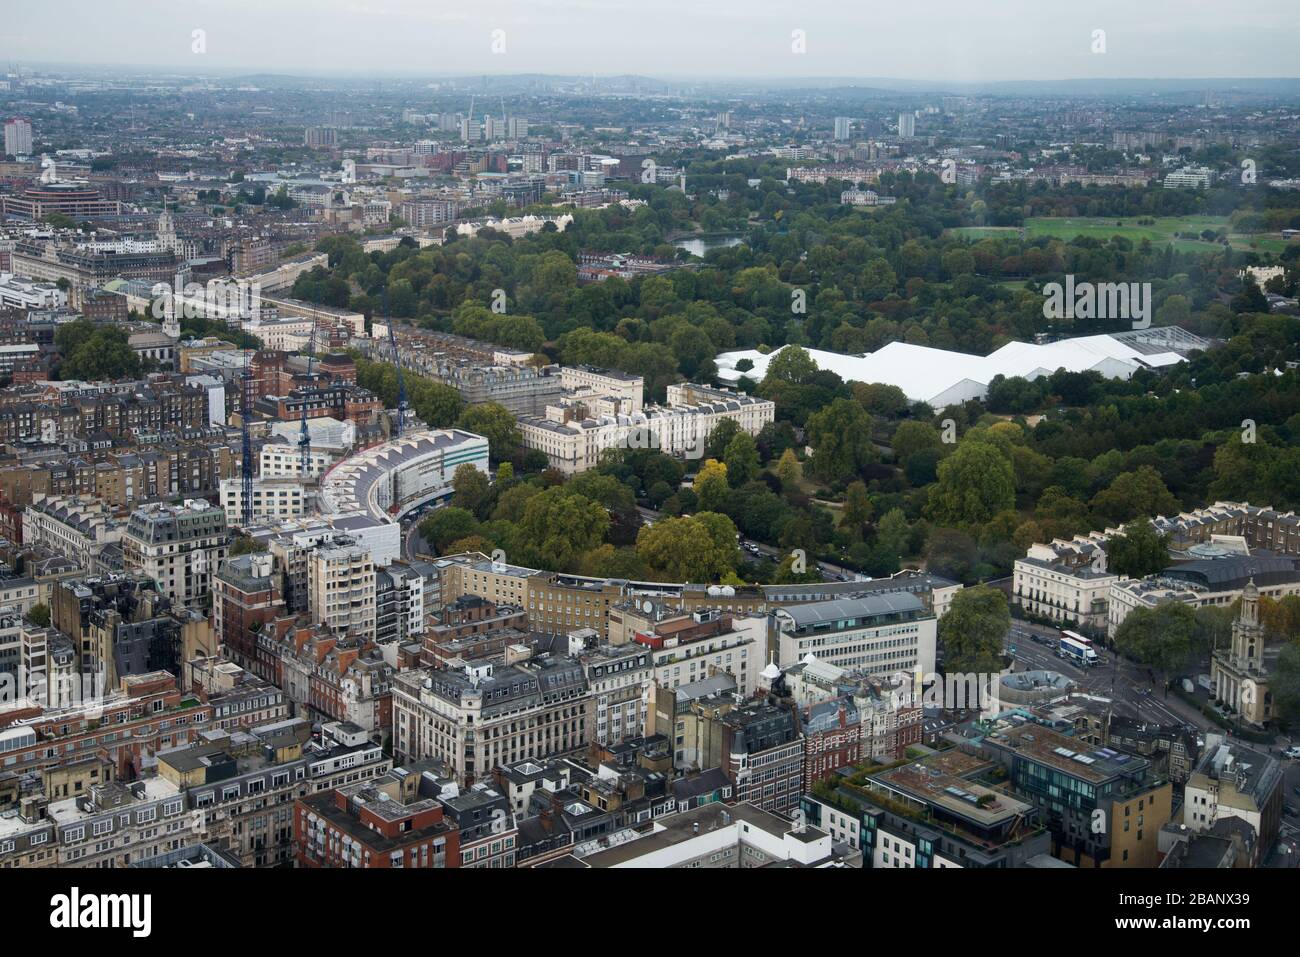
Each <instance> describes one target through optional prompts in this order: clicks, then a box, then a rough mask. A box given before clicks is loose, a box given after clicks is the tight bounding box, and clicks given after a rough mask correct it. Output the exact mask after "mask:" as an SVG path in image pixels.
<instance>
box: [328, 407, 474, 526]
mask: <svg viewBox="0 0 1300 957" xmlns="http://www.w3.org/2000/svg"><path fill="white" fill-rule="evenodd" d="M462 465H473V466H474V467H475V468H476V469H479V470H480V471H482V472H484V473H485V474H486V473H487V471H488V440H487V439H485V438H484V437H483V436H481V435H475V434H474V433H473V432H463V431H461V430H460V429H430V430H428V431H424V432H413V433H411V434H410V435H404V436H402V438H400V439H395V440H393V441H391V442H384V443H383V444H381V445H374V446H371V447H370V448H368V449H366V450H365V451H363V452H359V453H357V454H356V455H352V456H349V457H348V458H346V459H344V460H343V461H341V462H339V463H338V464H337V465H335V466H334V467H333V468H331V469H330V470H329V471H328V472H326V473H325V476H324V478H323V479H322V480H321V488H320V500H321V509H322V511H324V512H325V513H326V514H327V515H338V516H344V515H364V516H366V517H368V518H372V519H375V520H377V521H380V522H388V523H393V522H396V521H397V520H398V519H400V518H401V517H402V516H403V515H405V514H406V513H407V512H409V511H410V510H411V509H413V508H416V507H417V506H419V505H423V504H424V503H425V502H428V501H431V500H432V499H435V498H441V497H442V496H444V495H450V494H451V491H452V488H451V481H452V478H453V476H455V474H456V469H457V468H459V467H460V466H462Z"/></svg>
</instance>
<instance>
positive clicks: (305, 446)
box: [298, 322, 320, 481]
mask: <svg viewBox="0 0 1300 957" xmlns="http://www.w3.org/2000/svg"><path fill="white" fill-rule="evenodd" d="M319 325H320V323H319V322H313V323H312V325H311V338H310V339H308V340H307V386H308V388H310V387H311V363H312V360H313V359H315V358H316V329H317V328H318V326H319ZM298 453H299V455H300V457H301V471H300V473H299V474H301V475H302V478H303V481H306V480H307V468H308V462H309V461H310V459H311V455H310V453H311V433H310V432H309V431H308V429H307V400H306V398H304V399H303V403H302V431H301V432H300V433H299V435H298Z"/></svg>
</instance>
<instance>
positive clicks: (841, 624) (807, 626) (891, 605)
mask: <svg viewBox="0 0 1300 957" xmlns="http://www.w3.org/2000/svg"><path fill="white" fill-rule="evenodd" d="M772 620H773V626H774V628H775V631H776V635H775V637H776V647H777V657H778V662H777V663H778V665H780V666H781V667H782V668H787V667H790V666H792V665H794V664H795V663H797V662H799V661H802V660H804V659H805V658H807V657H808V655H810V654H811V655H815V656H816V657H817V658H818V659H819V660H821V661H824V662H827V663H829V664H832V665H837V666H839V667H841V668H844V669H846V670H849V671H856V672H861V673H864V674H868V675H877V676H882V677H883V676H892V675H898V674H900V673H903V672H907V673H913V672H915V671H917V670H918V669H919V670H920V672H921V673H922V674H923V675H928V674H930V673H932V672H933V671H934V664H935V652H936V641H937V635H938V628H937V621H936V619H935V617H934V614H933V613H932V612H930V611H928V610H927V609H926V608H925V606H924V604H923V603H922V602H921V600H920V598H918V597H917V596H916V595H913V594H910V593H907V592H892V593H883V594H874V595H868V596H867V597H866V598H854V599H844V600H837V601H827V602H812V603H809V604H804V605H792V606H789V607H786V608H778V609H777V610H776V611H775V612H773V613H772Z"/></svg>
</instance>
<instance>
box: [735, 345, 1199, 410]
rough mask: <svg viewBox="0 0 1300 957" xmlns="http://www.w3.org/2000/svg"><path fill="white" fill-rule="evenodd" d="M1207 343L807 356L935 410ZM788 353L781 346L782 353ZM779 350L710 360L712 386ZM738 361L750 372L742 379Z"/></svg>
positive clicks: (1157, 365)
mask: <svg viewBox="0 0 1300 957" xmlns="http://www.w3.org/2000/svg"><path fill="white" fill-rule="evenodd" d="M1209 345H1210V341H1209V340H1207V339H1203V338H1201V337H1200V336H1196V335H1193V334H1192V333H1189V332H1187V331H1186V330H1184V329H1180V328H1178V327H1173V326H1171V327H1161V328H1154V329H1140V330H1133V331H1131V332H1119V333H1114V334H1110V335H1099V336H1082V337H1080V338H1077V339H1061V340H1059V341H1057V342H1049V343H1045V344H1043V345H1036V344H1034V343H1030V342H1008V343H1007V344H1006V345H1004V346H1003V347H1002V348H1000V349H998V350H997V351H995V352H993V353H992V354H990V355H987V356H973V355H969V354H967V353H965V352H951V351H949V350H947V349H932V348H930V347H929V346H917V345H912V344H911V343H907V342H891V343H889V344H888V345H887V346H884V347H883V348H881V349H878V350H877V351H875V352H870V353H867V354H866V355H861V356H851V355H844V354H842V353H839V352H826V351H824V350H821V349H809V350H807V352H808V354H809V356H811V357H812V360H813V362H815V363H817V368H819V369H823V370H826V371H828V372H834V373H835V374H836V375H838V376H839V377H840V378H841V379H844V380H845V381H846V382H874V383H882V384H884V385H893V386H897V387H898V388H899V389H901V390H902V391H903V394H904V395H906V396H907V398H908V399H909V400H910V401H912V402H925V403H926V404H928V405H930V406H932V407H933V408H936V409H942V408H944V407H946V406H950V405H957V404H959V403H962V402H966V401H969V400H970V399H983V398H984V397H985V395H986V394H987V393H988V386H989V383H990V382H992V381H993V379H995V378H996V377H997V376H999V375H1002V376H1006V377H1007V378H1011V377H1013V376H1019V377H1021V378H1024V379H1037V378H1038V377H1039V376H1044V375H1051V374H1052V373H1053V372H1055V371H1056V370H1057V369H1065V370H1067V371H1069V372H1087V371H1090V370H1091V371H1095V372H1099V373H1100V374H1101V375H1103V376H1105V377H1106V378H1108V379H1127V378H1129V377H1131V376H1132V375H1133V374H1134V373H1135V372H1137V371H1138V370H1139V369H1161V368H1166V367H1168V366H1172V365H1177V364H1178V363H1179V362H1182V361H1183V360H1184V359H1185V358H1186V353H1188V352H1191V351H1192V350H1194V349H1204V348H1207V347H1208V346H1209ZM784 348H786V347H785V346H782V347H781V349H784ZM781 349H777V350H774V351H773V352H771V353H769V354H768V355H763V354H762V353H760V352H758V351H757V350H753V349H750V350H745V351H740V352H724V353H722V354H721V355H719V356H718V357H717V359H716V360H715V361H716V363H717V367H718V378H719V379H722V380H723V381H726V382H736V381H738V380H739V379H740V378H741V377H742V376H747V377H748V378H750V379H753V380H754V381H758V380H761V379H762V378H763V376H764V375H766V374H767V366H768V363H769V362H771V361H772V358H773V357H774V356H776V355H777V354H778V353H780V351H781ZM742 359H748V360H749V361H750V362H752V363H753V368H752V369H750V370H749V371H747V372H740V371H738V370H737V369H736V364H737V363H738V362H740V361H741V360H742Z"/></svg>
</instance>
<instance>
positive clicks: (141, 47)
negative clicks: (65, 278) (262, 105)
mask: <svg viewBox="0 0 1300 957" xmlns="http://www.w3.org/2000/svg"><path fill="white" fill-rule="evenodd" d="M196 31H202V33H196ZM797 31H799V32H797ZM1097 31H1104V35H1102V34H1099V33H1097ZM1298 45H1300V18H1297V17H1296V15H1295V7H1294V3H1293V2H1290V0H1263V2H1258V3H1255V4H1252V5H1251V6H1250V8H1249V16H1246V15H1245V14H1242V15H1240V16H1239V17H1237V18H1236V19H1233V18H1232V17H1231V16H1228V17H1225V8H1224V7H1223V6H1222V5H1221V4H1217V3H1211V2H1208V0H1193V2H1176V0H1150V2H1145V3H1142V4H1134V3H1131V2H1125V0H1099V2H1095V3H1092V4H1088V5H1086V6H1084V5H1078V6H1077V7H1075V8H1068V9H1060V8H1058V7H1056V6H1054V5H1049V4H1042V3H1041V2H1035V0H998V2H996V3H986V4H980V5H972V4H969V3H965V2H962V0H931V2H927V3H925V4H913V5H893V6H889V5H880V6H874V5H843V4H840V3H832V2H825V0H822V2H815V3H813V4H810V5H808V6H807V7H806V8H804V9H800V10H791V9H789V8H788V5H787V4H784V3H781V2H777V0H747V2H745V3H743V4H740V3H735V2H730V0H726V2H723V3H717V4H711V5H702V4H693V3H687V2H684V0H659V2H656V3H653V4H650V3H646V2H644V0H515V2H504V0H481V2H476V3H474V4H453V3H437V2H430V0H270V2H266V0H259V2H254V0H207V2H201V3H196V4H187V5H178V4H174V3H170V2H160V0H64V2H61V3H59V4H57V5H49V6H41V5H35V4H28V5H25V6H23V7H20V8H15V9H12V10H11V11H9V12H8V14H7V17H6V22H5V24H4V25H3V26H0V63H3V65H4V67H5V68H10V67H12V66H14V65H23V64H40V63H45V64H56V63H58V64H67V65H70V66H71V65H77V64H81V65H84V66H87V67H94V66H102V67H124V68H132V69H133V70H134V71H136V72H149V71H151V70H152V71H155V72H185V73H194V74H202V73H211V74H222V73H230V72H256V73H284V74H293V75H313V74H314V75H331V74H349V75H402V76H448V75H490V76H498V75H510V74H524V73H546V74H588V73H590V74H595V75H597V76H601V75H605V76H610V75H623V74H642V75H645V76H648V77H654V78H659V79H666V80H672V79H688V78H691V79H693V78H699V79H726V78H737V79H751V78H752V79H760V78H762V79H780V78H795V77H798V78H825V79H834V78H855V77H871V76H875V77H890V78H896V79H899V80H924V81H930V82H935V83H944V82H950V83H990V82H1001V81H1027V80H1040V81H1053V80H1087V79H1138V78H1150V79H1190V78H1204V79H1214V78H1283V77H1293V76H1296V75H1297V70H1296V55H1295V50H1296V48H1297V46H1298ZM1101 47H1104V52H1094V51H1095V50H1098V49H1099V48H1101ZM70 51H78V52H79V53H80V54H81V56H80V58H79V59H77V60H71V59H70V58H69V53H70ZM798 51H803V52H798Z"/></svg>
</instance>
